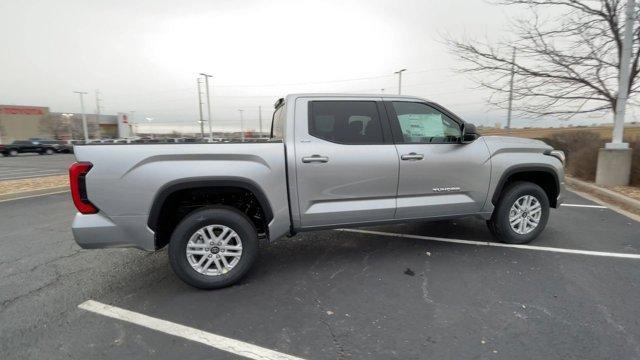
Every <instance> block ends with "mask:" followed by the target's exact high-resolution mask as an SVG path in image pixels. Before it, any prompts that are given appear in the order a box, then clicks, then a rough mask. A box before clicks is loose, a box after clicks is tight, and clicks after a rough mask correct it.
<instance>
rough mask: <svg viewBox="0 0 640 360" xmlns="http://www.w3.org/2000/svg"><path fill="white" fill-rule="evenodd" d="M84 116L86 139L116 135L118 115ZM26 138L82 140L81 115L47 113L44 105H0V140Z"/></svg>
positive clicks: (10, 140)
mask: <svg viewBox="0 0 640 360" xmlns="http://www.w3.org/2000/svg"><path fill="white" fill-rule="evenodd" d="M86 117H87V128H88V131H89V138H90V139H102V138H117V137H119V135H120V134H119V131H118V119H119V118H122V116H116V115H102V114H101V115H100V116H99V117H98V116H97V115H96V114H86ZM125 119H126V117H125ZM125 121H126V120H125ZM121 128H122V126H121ZM121 130H122V129H121ZM30 138H42V139H56V140H72V139H77V140H82V139H83V138H84V133H83V130H82V115H81V114H75V113H57V112H50V111H49V108H48V107H45V106H19V105H0V143H5V144H6V143H10V142H12V141H14V140H26V139H30Z"/></svg>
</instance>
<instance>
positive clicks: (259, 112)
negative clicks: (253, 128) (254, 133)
mask: <svg viewBox="0 0 640 360" xmlns="http://www.w3.org/2000/svg"><path fill="white" fill-rule="evenodd" d="M258 124H259V127H260V137H262V106H258Z"/></svg>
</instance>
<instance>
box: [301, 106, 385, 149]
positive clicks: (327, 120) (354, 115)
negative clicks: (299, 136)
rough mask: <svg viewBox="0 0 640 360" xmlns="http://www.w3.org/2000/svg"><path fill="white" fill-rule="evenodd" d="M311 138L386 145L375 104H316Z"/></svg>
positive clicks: (346, 142)
mask: <svg viewBox="0 0 640 360" xmlns="http://www.w3.org/2000/svg"><path fill="white" fill-rule="evenodd" d="M310 108H311V109H310V114H309V135H312V136H315V137H317V138H320V139H324V140H328V141H332V142H337V143H341V144H382V143H383V137H382V128H381V125H380V116H379V114H378V107H377V105H376V103H375V101H312V102H311V103H310Z"/></svg>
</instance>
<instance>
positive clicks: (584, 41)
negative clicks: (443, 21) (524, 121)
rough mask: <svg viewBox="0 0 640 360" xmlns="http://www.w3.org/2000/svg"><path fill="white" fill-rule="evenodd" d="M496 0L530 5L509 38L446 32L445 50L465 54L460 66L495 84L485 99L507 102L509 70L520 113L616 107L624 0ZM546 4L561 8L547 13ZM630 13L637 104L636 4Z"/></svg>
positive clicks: (639, 46)
mask: <svg viewBox="0 0 640 360" xmlns="http://www.w3.org/2000/svg"><path fill="white" fill-rule="evenodd" d="M499 4H502V5H508V6H514V5H521V6H526V7H527V9H528V10H530V13H531V16H530V17H529V18H526V19H517V20H515V21H513V22H512V25H511V27H512V29H511V30H512V35H513V39H511V40H510V41H503V42H498V43H495V44H490V43H489V42H488V41H485V42H477V41H471V40H459V39H454V38H452V37H447V38H446V39H445V41H446V42H447V44H448V46H449V48H450V50H451V52H452V53H453V54H454V55H455V56H457V57H458V58H460V59H461V60H463V63H464V64H465V65H464V68H463V69H462V71H463V72H466V73H470V74H472V76H473V78H474V80H475V81H477V82H478V84H479V85H480V86H481V87H485V88H488V89H490V90H492V91H493V95H492V96H491V97H490V98H489V103H490V104H492V105H494V106H497V107H499V108H506V107H507V104H508V97H509V90H510V89H509V84H510V81H509V80H510V77H511V72H512V70H513V71H514V75H515V81H514V86H513V108H514V110H516V111H519V112H521V113H523V114H529V115H535V116H546V115H555V116H558V117H560V118H570V117H572V116H574V115H576V114H581V113H590V112H598V111H602V112H604V111H609V110H610V111H614V112H615V108H616V101H617V99H618V95H617V88H618V78H619V72H620V58H621V54H622V40H623V39H622V37H623V28H624V14H625V5H626V3H625V2H624V1H623V0H504V1H501V2H499ZM549 10H551V11H549ZM550 12H553V13H555V14H558V13H560V15H559V16H558V15H556V16H549V15H548V14H549V13H550ZM545 14H547V15H545ZM635 14H636V16H635V19H636V21H635V22H634V27H633V34H634V37H633V49H632V58H631V59H632V68H631V74H630V81H629V101H630V104H632V105H636V106H637V105H640V103H638V102H637V100H638V99H637V97H635V96H637V95H638V93H639V92H640V81H638V78H639V77H640V76H639V74H640V64H639V57H640V21H639V20H640V7H636V10H635ZM514 50H515V53H516V54H517V56H516V57H515V61H514V60H513V58H512V53H513V51H514Z"/></svg>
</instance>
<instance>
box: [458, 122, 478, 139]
mask: <svg viewBox="0 0 640 360" xmlns="http://www.w3.org/2000/svg"><path fill="white" fill-rule="evenodd" d="M479 137H480V134H478V130H476V126H475V125H473V124H471V123H464V124H462V139H461V140H460V142H461V143H463V144H469V143H472V142H474V141H476V139H477V138H479Z"/></svg>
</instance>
